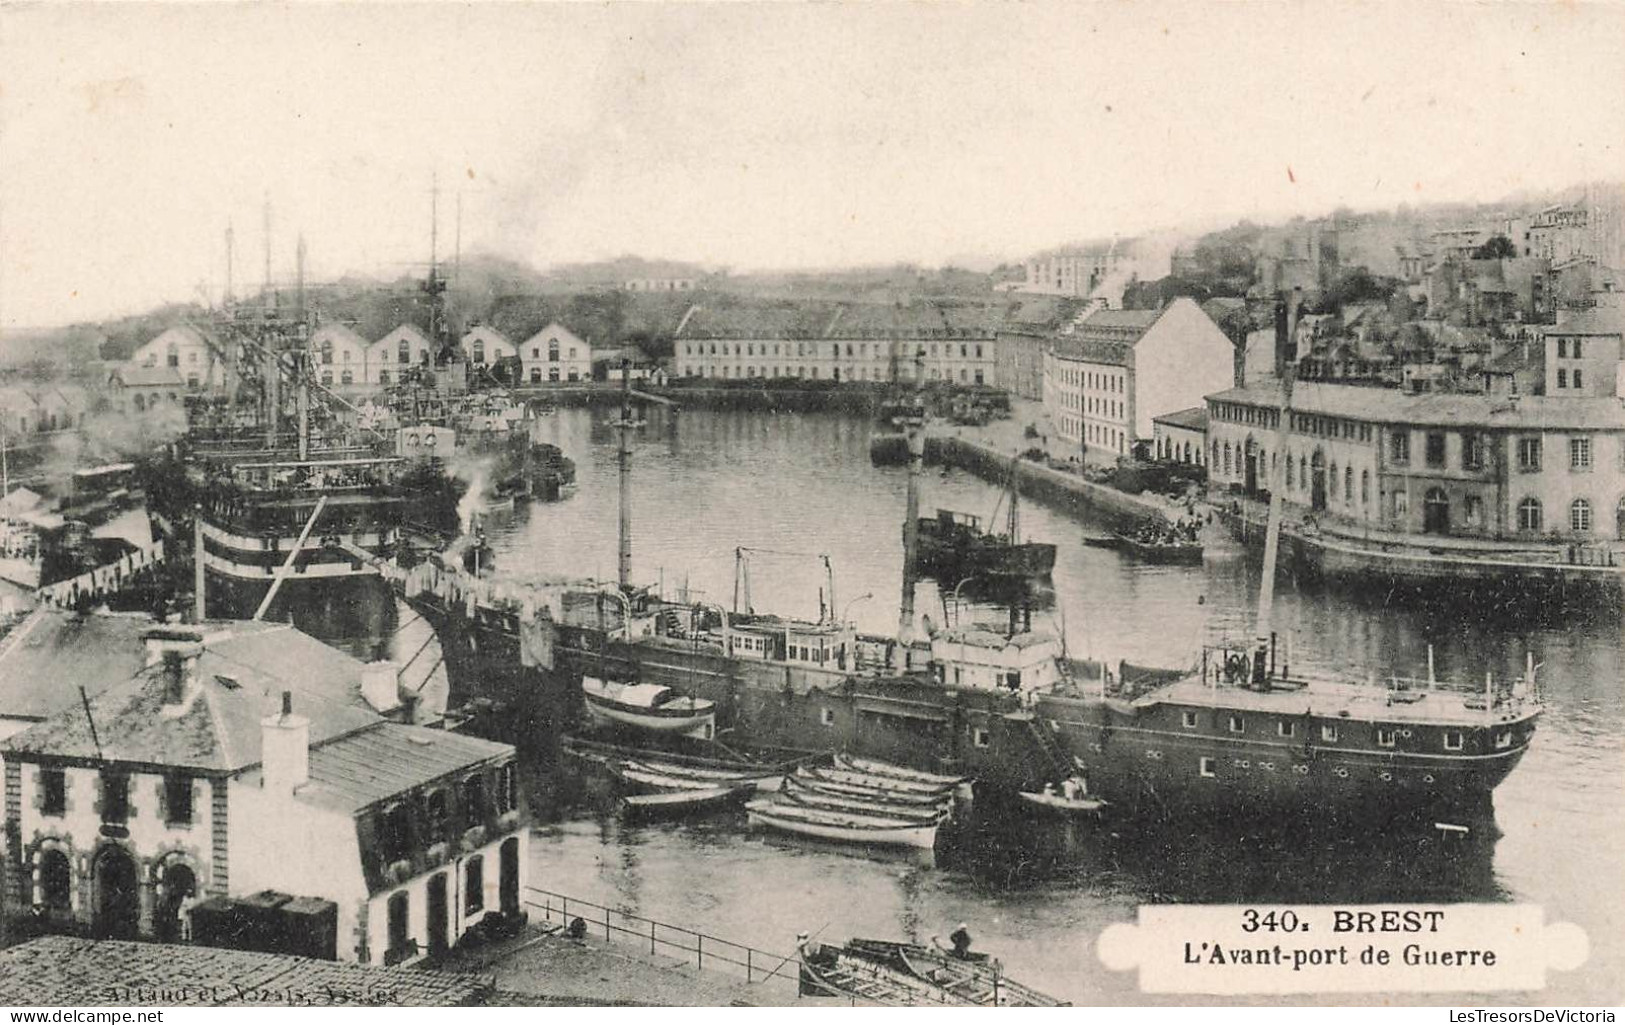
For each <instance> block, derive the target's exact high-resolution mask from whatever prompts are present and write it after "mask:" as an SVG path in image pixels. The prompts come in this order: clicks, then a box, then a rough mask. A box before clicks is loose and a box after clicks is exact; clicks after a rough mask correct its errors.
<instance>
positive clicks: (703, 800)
mask: <svg viewBox="0 0 1625 1025" xmlns="http://www.w3.org/2000/svg"><path fill="white" fill-rule="evenodd" d="M750 792H751V791H750V787H711V788H709V789H706V790H673V791H668V792H666V793H663V794H629V795H627V796H625V797H623V798H621V810H622V811H624V812H625V813H626V814H627V815H629V816H640V817H650V818H652V817H654V816H657V815H688V814H691V813H693V812H705V811H716V810H718V809H720V808H733V807H738V806H739V805H741V804H744V803H745V801H746V799H747V798H749V797H750Z"/></svg>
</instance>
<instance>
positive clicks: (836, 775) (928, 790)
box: [805, 766, 957, 797]
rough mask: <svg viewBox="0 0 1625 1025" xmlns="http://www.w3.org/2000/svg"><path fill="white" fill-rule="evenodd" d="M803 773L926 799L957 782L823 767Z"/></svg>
mask: <svg viewBox="0 0 1625 1025" xmlns="http://www.w3.org/2000/svg"><path fill="white" fill-rule="evenodd" d="M805 771H807V772H810V773H812V774H813V775H815V776H817V777H818V778H819V779H824V780H828V781H829V782H831V783H845V784H847V785H848V786H855V787H867V788H869V789H870V790H885V791H892V792H896V793H900V794H924V795H926V796H928V797H934V796H938V795H941V794H946V793H948V792H949V791H950V790H952V789H953V788H954V787H955V786H956V785H957V782H956V783H949V784H942V783H921V782H919V781H917V780H912V779H899V778H897V777H896V776H877V775H875V774H873V773H869V772H858V771H855V770H853V769H839V768H829V767H823V766H820V767H817V768H810V769H807V770H805Z"/></svg>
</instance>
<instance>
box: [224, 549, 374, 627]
mask: <svg viewBox="0 0 1625 1025" xmlns="http://www.w3.org/2000/svg"><path fill="white" fill-rule="evenodd" d="M270 589H271V584H270V581H269V580H264V579H261V580H245V579H242V578H241V577H237V576H233V575H227V574H223V573H220V572H218V571H217V570H215V569H214V568H212V567H207V568H206V570H205V598H204V600H205V603H206V606H207V612H208V615H209V617H210V618H211V619H253V618H254V614H255V613H256V612H257V611H258V610H259V607H260V603H261V602H263V601H264V600H265V596H266V594H268V593H269V592H270ZM262 618H264V619H269V620H273V621H279V622H281V621H286V622H291V623H292V624H293V625H294V626H296V627H298V628H299V629H300V630H301V631H303V632H304V633H308V634H310V635H311V636H313V637H316V638H318V639H321V640H325V641H336V640H348V639H351V638H355V637H388V636H389V635H390V634H391V633H392V632H393V631H394V621H395V618H396V616H395V595H394V592H393V591H391V590H390V587H389V584H388V583H387V582H385V581H384V580H383V579H382V578H381V577H379V576H378V575H377V574H376V573H364V574H362V573H358V574H346V575H343V576H333V577H315V578H312V577H303V578H301V577H296V576H292V575H290V576H289V577H288V579H286V580H284V581H283V583H282V586H281V587H280V588H278V589H277V594H276V597H275V598H274V599H272V602H271V607H270V608H269V609H267V610H266V612H265V614H264V616H263V617H262Z"/></svg>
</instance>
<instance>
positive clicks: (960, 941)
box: [948, 922, 970, 959]
mask: <svg viewBox="0 0 1625 1025" xmlns="http://www.w3.org/2000/svg"><path fill="white" fill-rule="evenodd" d="M948 942H949V943H952V944H953V945H954V951H953V953H954V956H955V957H957V958H961V959H969V957H970V928H969V927H968V926H966V925H965V923H964V922H960V923H959V926H958V927H957V928H955V929H954V931H953V932H951V933H949V934H948Z"/></svg>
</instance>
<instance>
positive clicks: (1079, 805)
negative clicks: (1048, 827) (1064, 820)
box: [1018, 790, 1106, 816]
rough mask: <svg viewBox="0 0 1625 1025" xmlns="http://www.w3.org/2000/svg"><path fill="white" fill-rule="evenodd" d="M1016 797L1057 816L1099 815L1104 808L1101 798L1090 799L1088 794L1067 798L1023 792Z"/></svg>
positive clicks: (1104, 802) (1057, 795)
mask: <svg viewBox="0 0 1625 1025" xmlns="http://www.w3.org/2000/svg"><path fill="white" fill-rule="evenodd" d="M1018 796H1020V797H1021V799H1022V800H1023V801H1026V802H1027V803H1028V804H1031V805H1035V806H1037V807H1039V808H1042V809H1044V810H1045V811H1047V812H1051V813H1054V814H1057V815H1080V816H1087V815H1099V814H1100V811H1101V809H1102V808H1104V807H1106V801H1105V800H1104V799H1103V798H1099V797H1091V796H1090V795H1088V794H1079V795H1078V796H1076V797H1067V796H1066V795H1065V794H1044V793H1038V794H1035V793H1031V792H1029V791H1026V790H1023V791H1021V792H1020V794H1019V795H1018Z"/></svg>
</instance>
